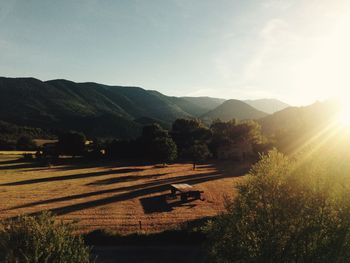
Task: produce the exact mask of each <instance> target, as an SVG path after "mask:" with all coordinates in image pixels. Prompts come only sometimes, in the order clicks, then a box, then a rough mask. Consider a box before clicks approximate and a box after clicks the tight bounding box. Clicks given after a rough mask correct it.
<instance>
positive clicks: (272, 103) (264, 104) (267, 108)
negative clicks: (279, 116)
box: [243, 99, 290, 114]
mask: <svg viewBox="0 0 350 263" xmlns="http://www.w3.org/2000/svg"><path fill="white" fill-rule="evenodd" d="M243 102H245V103H247V104H249V105H250V106H252V107H254V108H256V109H257V110H260V111H263V112H266V113H269V114H272V113H275V112H277V111H281V110H283V109H285V108H288V107H290V105H288V104H287V103H284V102H283V101H280V100H276V99H259V100H244V101H243Z"/></svg>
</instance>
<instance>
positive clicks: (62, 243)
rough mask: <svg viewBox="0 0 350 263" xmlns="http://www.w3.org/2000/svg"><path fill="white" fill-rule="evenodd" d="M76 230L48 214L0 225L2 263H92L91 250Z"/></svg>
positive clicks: (21, 218)
mask: <svg viewBox="0 0 350 263" xmlns="http://www.w3.org/2000/svg"><path fill="white" fill-rule="evenodd" d="M73 230H74V229H73V227H72V225H71V224H64V223H62V222H60V223H56V222H55V218H54V217H53V216H51V215H50V214H49V213H43V214H41V215H39V216H33V217H31V216H20V217H18V218H16V219H11V220H9V221H5V222H3V224H2V225H0V262H4V263H12V262H28V263H44V262H45V263H46V262H50V263H65V262H70V263H75V262H76V263H84V262H89V254H90V249H89V248H88V247H87V246H85V244H84V241H83V239H82V238H81V237H80V236H76V235H73V234H72V231H73Z"/></svg>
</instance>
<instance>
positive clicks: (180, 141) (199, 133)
mask: <svg viewBox="0 0 350 263" xmlns="http://www.w3.org/2000/svg"><path fill="white" fill-rule="evenodd" d="M171 136H172V138H173V140H174V141H175V143H176V145H177V148H178V151H179V155H180V157H182V158H183V159H189V158H190V157H189V156H188V155H187V153H188V148H190V147H192V146H193V145H194V144H195V143H196V142H199V143H207V142H208V141H210V139H211V131H210V130H209V129H208V128H206V127H205V126H204V125H203V123H201V122H200V121H199V120H196V119H177V120H175V121H174V123H173V126H172V131H171Z"/></svg>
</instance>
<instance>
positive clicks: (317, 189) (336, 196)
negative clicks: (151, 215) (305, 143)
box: [207, 150, 350, 263]
mask: <svg viewBox="0 0 350 263" xmlns="http://www.w3.org/2000/svg"><path fill="white" fill-rule="evenodd" d="M334 156H335V155H333V156H332V159H326V157H323V156H322V155H319V154H318V153H315V152H314V153H313V154H312V153H305V154H303V155H300V157H299V158H297V159H289V158H288V157H286V156H284V155H282V154H281V153H279V152H277V151H276V150H274V151H270V152H269V153H268V154H265V155H262V157H261V160H260V161H259V162H258V163H257V164H255V165H254V166H253V167H252V169H251V171H250V175H249V176H248V178H246V179H245V180H244V181H243V182H241V183H240V184H239V185H238V186H237V189H238V195H237V196H236V197H235V199H234V200H228V201H227V212H226V213H225V214H223V215H220V216H219V217H218V218H217V219H215V220H213V221H211V222H210V223H209V224H208V225H207V233H208V237H209V240H210V241H209V243H208V249H209V252H210V254H211V256H212V257H213V259H214V261H215V262H225V263H229V262H253V263H254V262H256V263H257V262H290V263H292V262H324V263H326V262H347V261H348V258H349V256H350V228H349V226H350V204H349V201H350V198H349V194H350V188H349V186H350V180H349V178H348V174H349V171H350V166H349V165H347V166H344V165H343V166H342V168H341V169H339V165H340V164H345V163H347V161H346V158H348V156H347V157H346V158H344V157H342V158H340V159H333V158H334Z"/></svg>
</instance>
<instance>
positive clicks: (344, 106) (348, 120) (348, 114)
mask: <svg viewBox="0 0 350 263" xmlns="http://www.w3.org/2000/svg"><path fill="white" fill-rule="evenodd" d="M338 123H339V124H340V125H341V126H343V127H350V100H346V101H345V100H341V102H340V112H339V115H338Z"/></svg>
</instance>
